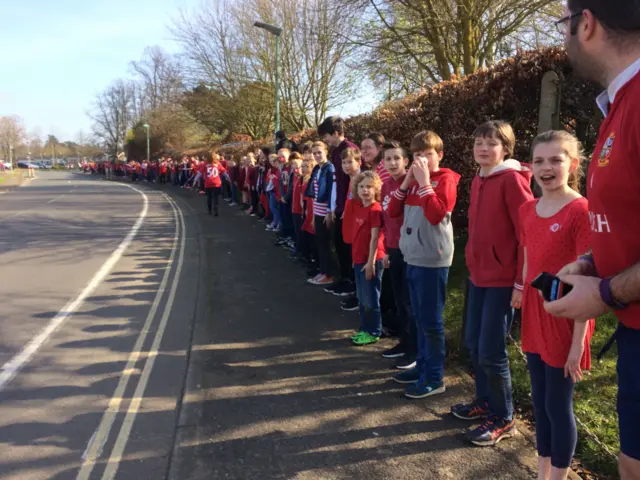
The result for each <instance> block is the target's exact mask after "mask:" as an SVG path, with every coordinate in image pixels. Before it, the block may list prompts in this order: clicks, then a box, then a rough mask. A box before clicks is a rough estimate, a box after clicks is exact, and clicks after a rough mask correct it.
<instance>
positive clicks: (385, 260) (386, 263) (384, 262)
mask: <svg viewBox="0 0 640 480" xmlns="http://www.w3.org/2000/svg"><path fill="white" fill-rule="evenodd" d="M382 265H383V266H384V268H385V269H387V268H389V266H390V265H391V260H389V255H385V256H384V258H383V259H382Z"/></svg>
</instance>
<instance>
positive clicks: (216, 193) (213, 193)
mask: <svg viewBox="0 0 640 480" xmlns="http://www.w3.org/2000/svg"><path fill="white" fill-rule="evenodd" d="M206 192H207V208H208V209H209V215H211V200H212V198H213V209H214V212H215V214H216V216H217V215H218V205H220V194H221V193H222V187H208V188H207V189H206Z"/></svg>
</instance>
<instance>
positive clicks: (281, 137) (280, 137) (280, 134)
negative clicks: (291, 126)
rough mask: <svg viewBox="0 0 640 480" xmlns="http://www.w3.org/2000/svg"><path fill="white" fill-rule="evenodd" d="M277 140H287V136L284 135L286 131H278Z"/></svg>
mask: <svg viewBox="0 0 640 480" xmlns="http://www.w3.org/2000/svg"><path fill="white" fill-rule="evenodd" d="M276 138H277V139H278V140H283V139H285V138H287V136H286V135H285V133H284V130H278V131H277V132H276Z"/></svg>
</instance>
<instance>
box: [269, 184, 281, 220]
mask: <svg viewBox="0 0 640 480" xmlns="http://www.w3.org/2000/svg"><path fill="white" fill-rule="evenodd" d="M267 195H268V197H269V210H271V213H272V215H273V224H274V225H275V226H276V227H277V228H282V218H281V217H280V202H278V201H277V200H276V194H275V192H273V191H272V192H269V193H267Z"/></svg>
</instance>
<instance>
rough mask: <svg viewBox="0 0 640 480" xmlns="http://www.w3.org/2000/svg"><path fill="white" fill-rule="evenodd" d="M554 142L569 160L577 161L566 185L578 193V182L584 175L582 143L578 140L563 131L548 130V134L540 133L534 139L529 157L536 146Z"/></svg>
mask: <svg viewBox="0 0 640 480" xmlns="http://www.w3.org/2000/svg"><path fill="white" fill-rule="evenodd" d="M554 142H557V143H559V144H560V145H561V148H562V149H563V150H564V153H565V154H566V155H567V157H569V159H570V160H574V159H576V158H577V159H578V166H577V168H576V169H575V171H573V172H570V173H569V181H568V182H567V184H568V185H569V187H571V188H572V189H573V190H575V191H576V192H579V191H580V181H581V180H582V177H583V175H584V171H583V169H582V162H584V160H585V155H584V148H583V146H582V143H580V140H578V139H577V138H576V137H575V136H574V135H572V134H570V133H569V132H566V131H564V130H549V131H548V132H544V133H541V134H540V135H538V136H537V137H536V138H534V140H533V143H532V144H531V155H532V156H533V152H534V151H535V149H536V147H537V146H538V145H543V144H545V143H554Z"/></svg>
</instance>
